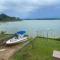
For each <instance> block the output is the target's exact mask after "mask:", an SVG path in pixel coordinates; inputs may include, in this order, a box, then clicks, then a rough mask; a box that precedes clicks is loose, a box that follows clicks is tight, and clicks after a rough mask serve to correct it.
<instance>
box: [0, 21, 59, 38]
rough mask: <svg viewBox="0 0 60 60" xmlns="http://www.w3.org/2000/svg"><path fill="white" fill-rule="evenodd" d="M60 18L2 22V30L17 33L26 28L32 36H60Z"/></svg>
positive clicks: (0, 28)
mask: <svg viewBox="0 0 60 60" xmlns="http://www.w3.org/2000/svg"><path fill="white" fill-rule="evenodd" d="M59 27H60V20H24V21H15V22H5V23H2V22H1V23H0V31H7V33H15V32H17V31H20V30H26V31H27V34H29V35H30V36H36V35H39V36H46V37H47V34H48V36H49V37H60V28H59Z"/></svg>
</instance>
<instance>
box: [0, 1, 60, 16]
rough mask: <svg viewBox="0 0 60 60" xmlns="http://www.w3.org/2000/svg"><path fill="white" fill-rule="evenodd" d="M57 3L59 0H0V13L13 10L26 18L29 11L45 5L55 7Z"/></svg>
mask: <svg viewBox="0 0 60 60" xmlns="http://www.w3.org/2000/svg"><path fill="white" fill-rule="evenodd" d="M59 2H60V1H59V0H0V12H3V11H5V10H14V11H16V12H18V13H20V14H25V15H26V16H28V15H29V13H30V12H31V11H34V10H35V9H37V8H40V7H42V6H45V5H55V4H58V3H59Z"/></svg>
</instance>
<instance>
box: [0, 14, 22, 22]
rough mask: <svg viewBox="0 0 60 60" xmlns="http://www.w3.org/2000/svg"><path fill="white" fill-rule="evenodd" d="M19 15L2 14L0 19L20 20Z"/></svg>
mask: <svg viewBox="0 0 60 60" xmlns="http://www.w3.org/2000/svg"><path fill="white" fill-rule="evenodd" d="M20 20H22V19H20V18H19V17H10V16H8V15H6V14H0V21H20Z"/></svg>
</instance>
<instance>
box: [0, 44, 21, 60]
mask: <svg viewBox="0 0 60 60" xmlns="http://www.w3.org/2000/svg"><path fill="white" fill-rule="evenodd" d="M20 48H21V45H15V46H10V47H4V48H2V49H1V48H0V60H8V59H9V57H10V56H12V55H13V54H14V53H15V52H16V51H17V50H19V49H20Z"/></svg>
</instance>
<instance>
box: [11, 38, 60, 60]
mask: <svg viewBox="0 0 60 60" xmlns="http://www.w3.org/2000/svg"><path fill="white" fill-rule="evenodd" d="M53 50H59V51H60V41H57V40H53V39H48V40H47V39H46V38H36V39H35V40H34V41H33V42H32V46H28V47H25V48H23V49H22V51H18V52H17V53H16V54H15V55H14V56H13V58H12V60H53V57H52V54H53Z"/></svg>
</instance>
